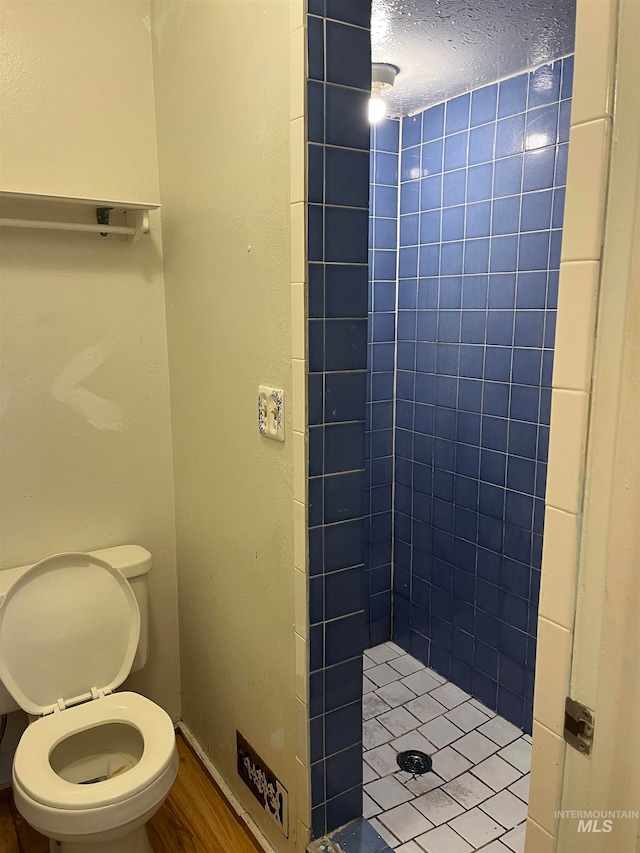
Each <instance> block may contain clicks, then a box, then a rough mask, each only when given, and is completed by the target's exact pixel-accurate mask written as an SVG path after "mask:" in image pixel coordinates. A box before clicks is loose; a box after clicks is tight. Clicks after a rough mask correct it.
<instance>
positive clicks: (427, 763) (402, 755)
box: [396, 749, 433, 776]
mask: <svg viewBox="0 0 640 853" xmlns="http://www.w3.org/2000/svg"><path fill="white" fill-rule="evenodd" d="M396 760H397V762H398V767H399V768H400V769H401V770H405V771H406V772H407V773H413V775H414V776H422V774H423V773H428V772H429V771H430V770H431V768H432V767H433V761H432V760H431V757H430V756H429V755H427V754H426V752H420V750H418V749H408V750H407V751H406V752H399V753H398V755H397V757H396Z"/></svg>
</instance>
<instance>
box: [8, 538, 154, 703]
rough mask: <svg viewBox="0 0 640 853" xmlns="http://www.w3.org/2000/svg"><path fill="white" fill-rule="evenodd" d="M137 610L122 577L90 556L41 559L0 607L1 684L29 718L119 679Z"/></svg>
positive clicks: (135, 630)
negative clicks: (30, 715)
mask: <svg viewBox="0 0 640 853" xmlns="http://www.w3.org/2000/svg"><path fill="white" fill-rule="evenodd" d="M139 639H140V612H139V610H138V604H137V602H136V599H135V595H134V593H133V590H132V589H131V587H130V585H129V583H128V581H127V580H126V579H125V577H124V575H123V574H122V573H121V572H120V571H119V570H118V569H114V568H113V567H112V566H110V565H109V564H108V563H106V562H105V561H104V560H100V559H98V558H97V557H92V556H90V555H89V554H80V553H68V554H58V555H56V556H54V557H48V558H47V559H46V560H42V561H41V562H40V563H36V565H34V566H32V567H31V568H30V569H28V570H27V571H26V572H25V573H24V574H23V575H22V576H21V577H20V578H19V579H18V580H17V581H16V582H15V583H14V584H13V586H12V587H11V588H10V589H9V591H8V593H7V595H6V596H5V599H4V601H3V602H2V604H0V679H2V681H3V683H4V685H5V687H6V688H7V690H8V691H9V693H11V695H12V696H13V698H14V699H15V700H16V702H17V703H18V704H19V705H20V707H21V708H23V709H24V710H25V711H27V713H29V714H33V715H35V716H42V715H43V714H48V713H50V712H51V711H53V710H54V708H57V707H59V700H62V701H63V702H64V703H65V705H66V704H74V702H75V701H78V700H80V699H82V698H86V697H89V696H91V694H92V690H93V692H94V693H95V691H96V690H98V691H100V690H105V691H107V692H109V691H111V690H113V689H115V688H116V687H118V686H119V685H120V684H122V682H123V681H124V680H125V678H126V677H127V675H128V674H129V672H130V671H131V666H132V665H133V660H134V657H135V653H136V649H137V646H138V641H139Z"/></svg>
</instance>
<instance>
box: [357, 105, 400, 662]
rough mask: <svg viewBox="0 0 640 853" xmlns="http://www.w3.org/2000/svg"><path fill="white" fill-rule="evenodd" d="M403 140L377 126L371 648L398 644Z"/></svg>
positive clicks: (368, 504)
mask: <svg viewBox="0 0 640 853" xmlns="http://www.w3.org/2000/svg"><path fill="white" fill-rule="evenodd" d="M399 139H400V122H399V121H398V120H397V119H387V120H385V121H382V122H381V123H380V124H377V125H372V129H371V157H370V191H369V324H368V329H369V335H368V348H367V432H366V440H367V446H366V460H365V485H366V492H365V513H366V515H365V530H364V536H365V546H364V547H365V590H366V594H367V597H366V607H365V617H366V623H367V629H368V645H369V646H376V645H378V644H379V643H384V642H385V641H386V640H390V639H391V562H392V539H393V511H392V499H393V415H394V394H395V349H396V344H395V340H396V278H397V269H396V267H397V258H398V249H397V247H398V176H399V163H398V161H399Z"/></svg>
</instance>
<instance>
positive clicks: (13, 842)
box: [0, 734, 262, 853]
mask: <svg viewBox="0 0 640 853" xmlns="http://www.w3.org/2000/svg"><path fill="white" fill-rule="evenodd" d="M177 740H178V753H179V755H180V769H179V771H178V778H177V779H176V781H175V782H174V784H173V787H172V789H171V792H170V793H169V796H168V797H167V799H166V800H165V802H164V803H163V805H162V806H161V807H160V809H159V811H158V812H157V813H156V814H155V816H154V817H153V819H152V820H151V822H150V823H149V825H148V830H149V840H150V841H151V846H152V847H153V849H154V851H155V853H183V851H186V853H231V852H232V851H233V853H256V851H262V848H261V847H259V846H258V844H257V842H256V841H254V839H253V838H252V837H251V836H250V835H249V833H248V832H247V830H246V829H245V827H244V824H243V823H241V822H240V820H239V818H238V817H237V816H236V814H235V812H234V811H233V810H232V809H231V807H230V806H229V804H228V803H227V801H226V799H225V798H224V796H223V795H222V793H221V792H220V790H219V789H218V787H217V785H216V784H215V783H214V782H213V780H212V779H211V777H210V776H209V774H208V773H207V772H206V770H205V769H204V768H203V766H202V764H201V763H200V761H199V759H198V757H197V756H196V755H195V753H194V752H193V751H192V750H191V748H190V747H189V745H188V744H187V743H186V741H185V740H184V738H183V737H182V735H180V734H178V738H177ZM0 853H49V844H48V842H47V839H46V838H43V837H42V835H39V834H38V833H37V832H35V831H34V830H33V829H31V827H30V826H29V825H28V824H27V822H26V821H25V820H24V819H23V818H22V817H21V816H20V815H19V814H18V812H17V810H16V807H15V806H14V804H13V797H12V796H11V790H10V789H8V790H6V791H0Z"/></svg>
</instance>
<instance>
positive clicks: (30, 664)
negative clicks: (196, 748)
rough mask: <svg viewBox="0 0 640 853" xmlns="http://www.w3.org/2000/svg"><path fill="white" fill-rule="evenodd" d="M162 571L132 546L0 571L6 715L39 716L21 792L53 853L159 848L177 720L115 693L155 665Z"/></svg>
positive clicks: (21, 752) (27, 745)
mask: <svg viewBox="0 0 640 853" xmlns="http://www.w3.org/2000/svg"><path fill="white" fill-rule="evenodd" d="M151 565H152V560H151V554H150V553H149V552H148V551H147V550H146V549H144V548H142V547H140V546H137V545H124V546H119V547H116V548H108V549H105V550H102V551H95V552H92V553H88V554H84V553H76V552H73V553H67V554H57V555H56V556H53V557H48V558H47V559H45V560H42V561H41V562H39V563H36V564H35V565H33V566H21V567H19V568H16V569H8V570H6V571H3V572H0V680H1V681H2V685H3V686H4V688H6V689H2V690H0V714H4V713H8V712H10V711H13V710H15V709H16V708H17V707H20V708H22V709H23V710H25V711H26V712H27V714H28V715H29V720H30V724H29V726H28V727H27V729H26V731H25V732H24V734H23V736H22V738H21V740H20V743H19V744H18V748H17V750H16V753H15V757H14V761H13V771H12V776H13V794H14V798H15V803H16V807H17V809H18V811H19V812H20V814H21V815H22V816H23V817H24V819H25V820H26V821H27V822H28V823H29V824H30V825H31V826H32V827H33V828H34V829H36V830H37V831H38V832H40V833H41V834H42V835H45V836H46V837H48V838H49V839H50V841H49V849H50V851H51V853H116V851H117V853H152V848H151V845H150V843H149V840H148V837H147V832H146V827H145V824H146V823H147V821H148V820H149V819H150V818H151V817H152V816H153V814H154V813H155V812H156V811H157V810H158V808H159V807H160V806H161V804H162V803H163V801H164V800H165V798H166V796H167V794H168V793H169V789H170V788H171V785H172V784H173V782H174V780H175V777H176V774H177V772H178V753H177V749H176V740H175V733H174V729H173V723H172V722H171V718H170V717H169V715H168V714H167V713H166V712H165V711H164V710H163V709H162V708H160V707H159V706H158V705H156V704H154V703H153V702H151V701H150V700H149V699H146V698H145V697H143V696H140V695H138V694H136V693H132V692H125V691H123V692H121V693H117V692H114V691H115V690H116V688H118V687H119V686H120V685H121V684H122V682H123V681H124V680H125V678H126V677H127V676H128V675H129V673H130V672H132V671H135V670H137V669H141V668H142V667H143V666H144V665H145V663H146V660H147V655H148V604H147V574H148V572H149V570H150V569H151ZM2 685H0V687H2Z"/></svg>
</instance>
